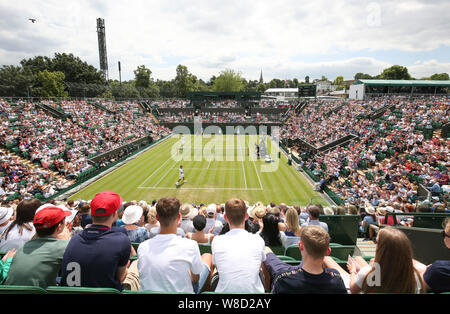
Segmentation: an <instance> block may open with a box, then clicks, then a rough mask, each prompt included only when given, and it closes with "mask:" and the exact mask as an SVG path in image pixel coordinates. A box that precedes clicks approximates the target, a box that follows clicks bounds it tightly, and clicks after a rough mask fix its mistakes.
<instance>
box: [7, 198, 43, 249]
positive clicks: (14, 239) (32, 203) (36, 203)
mask: <svg viewBox="0 0 450 314" xmlns="http://www.w3.org/2000/svg"><path fill="white" fill-rule="evenodd" d="M41 205H42V203H41V201H40V200H38V199H37V198H31V199H27V200H23V201H21V202H20V203H19V205H17V209H16V218H15V220H14V221H13V222H12V223H11V224H10V225H9V227H8V228H7V229H6V230H5V231H4V232H3V234H2V236H1V238H0V251H3V252H6V251H8V250H11V249H18V248H19V247H21V246H22V245H23V244H24V243H25V242H27V241H29V240H31V238H32V237H33V236H34V234H35V229H34V226H33V224H32V222H33V218H34V214H35V212H36V210H37V209H38V208H39V207H40V206H41Z"/></svg>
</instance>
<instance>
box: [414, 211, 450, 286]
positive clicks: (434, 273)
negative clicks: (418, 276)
mask: <svg viewBox="0 0 450 314" xmlns="http://www.w3.org/2000/svg"><path fill="white" fill-rule="evenodd" d="M443 225H444V230H443V231H442V235H443V237H444V243H445V245H446V246H447V248H449V249H450V218H447V219H445V221H444V224H443ZM421 266H422V269H423V271H422V278H423V281H424V284H425V290H426V291H431V292H434V293H442V292H450V261H448V260H441V261H435V262H434V263H433V264H431V265H428V266H425V265H421Z"/></svg>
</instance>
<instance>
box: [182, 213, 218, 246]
mask: <svg viewBox="0 0 450 314" xmlns="http://www.w3.org/2000/svg"><path fill="white" fill-rule="evenodd" d="M193 225H194V230H195V232H194V233H192V232H190V233H187V234H186V238H188V239H191V240H194V241H196V242H197V243H206V244H211V242H212V240H213V239H214V234H212V233H209V232H208V234H205V232H204V230H205V227H206V218H205V216H203V215H197V216H195V217H194V221H193Z"/></svg>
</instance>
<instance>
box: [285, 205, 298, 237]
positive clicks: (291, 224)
mask: <svg viewBox="0 0 450 314" xmlns="http://www.w3.org/2000/svg"><path fill="white" fill-rule="evenodd" d="M286 225H287V227H288V230H289V231H291V232H293V233H296V232H297V231H299V230H301V228H300V225H299V224H298V214H297V211H296V210H295V209H294V208H292V207H291V208H288V210H287V211H286Z"/></svg>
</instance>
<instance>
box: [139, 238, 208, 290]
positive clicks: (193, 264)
mask: <svg viewBox="0 0 450 314" xmlns="http://www.w3.org/2000/svg"><path fill="white" fill-rule="evenodd" d="M137 255H138V257H139V259H138V271H139V280H140V283H141V290H151V291H162V292H185V293H194V289H193V287H192V281H191V276H190V275H189V272H188V270H191V272H192V273H193V274H194V275H198V274H200V272H201V271H202V270H203V265H204V264H203V263H202V260H201V256H200V250H199V248H198V244H197V242H195V241H193V240H189V239H186V238H181V237H179V236H177V235H175V234H158V235H157V236H155V237H154V238H152V239H149V240H146V241H144V242H142V243H141V244H140V245H139V248H138V251H137Z"/></svg>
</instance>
